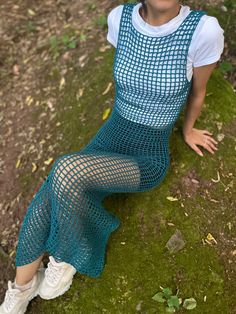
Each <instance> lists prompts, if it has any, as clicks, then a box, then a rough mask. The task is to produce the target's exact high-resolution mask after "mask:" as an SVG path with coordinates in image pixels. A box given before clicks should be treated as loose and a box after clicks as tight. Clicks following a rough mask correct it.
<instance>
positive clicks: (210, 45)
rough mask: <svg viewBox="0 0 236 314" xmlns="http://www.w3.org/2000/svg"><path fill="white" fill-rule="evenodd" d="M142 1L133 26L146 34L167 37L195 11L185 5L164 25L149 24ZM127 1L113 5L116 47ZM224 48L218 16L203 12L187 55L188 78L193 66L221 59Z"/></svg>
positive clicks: (111, 23)
mask: <svg viewBox="0 0 236 314" xmlns="http://www.w3.org/2000/svg"><path fill="white" fill-rule="evenodd" d="M141 6H142V4H141V3H137V4H136V5H135V6H134V8H133V12H132V23H133V26H134V27H135V28H136V29H137V30H138V31H139V32H141V33H143V34H144V35H148V36H165V35H168V34H170V33H172V32H174V31H175V30H176V29H177V28H178V27H179V26H180V24H181V23H182V22H183V20H184V19H185V18H186V16H187V15H188V14H189V13H190V12H191V11H192V10H191V9H190V7H189V6H187V5H182V4H181V8H180V11H179V14H178V15H177V16H175V17H174V18H172V19H171V20H170V21H169V22H167V23H165V24H162V25H160V26H153V25H150V24H148V23H146V22H145V21H144V20H143V18H142V16H141V15H140V13H139V8H140V7H141ZM122 8H123V4H121V5H118V6H116V7H115V8H113V9H112V10H111V11H110V12H109V14H108V17H107V24H108V33H107V40H108V41H109V42H110V43H111V44H112V45H113V46H114V47H115V48H116V47H117V40H118V32H119V26H120V18H121V13H122ZM223 49H224V30H223V29H222V28H221V26H220V24H219V22H218V20H217V18H216V17H214V16H209V15H207V14H205V15H203V16H202V17H201V19H200V21H199V23H198V25H197V27H196V29H195V31H194V33H193V36H192V40H191V43H190V46H189V51H188V57H187V73H188V80H189V81H190V80H191V77H192V74H193V71H192V68H193V67H199V66H203V65H207V64H211V63H214V62H216V61H218V60H219V59H220V57H221V54H222V52H223Z"/></svg>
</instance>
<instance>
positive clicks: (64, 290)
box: [39, 279, 72, 300]
mask: <svg viewBox="0 0 236 314" xmlns="http://www.w3.org/2000/svg"><path fill="white" fill-rule="evenodd" d="M71 284H72V279H71V281H70V282H69V283H68V284H67V285H66V286H65V287H64V288H63V289H61V290H59V291H57V294H55V295H53V296H51V297H48V296H46V295H43V294H42V293H39V296H40V297H41V298H42V299H44V300H51V299H55V298H57V297H59V296H60V295H62V294H64V293H65V292H66V291H67V290H69V289H70V286H71Z"/></svg>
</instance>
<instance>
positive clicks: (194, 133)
mask: <svg viewBox="0 0 236 314" xmlns="http://www.w3.org/2000/svg"><path fill="white" fill-rule="evenodd" d="M211 135H212V133H210V132H208V131H207V130H198V129H195V128H192V129H191V131H189V132H183V137H184V141H185V142H186V143H187V144H188V145H189V146H190V147H191V148H192V149H193V150H194V151H195V152H196V153H197V154H198V155H200V156H203V153H202V151H201V150H200V149H199V148H198V147H197V145H201V146H202V147H204V148H205V149H206V150H208V151H209V152H210V153H211V154H214V153H215V150H217V149H218V148H217V147H216V146H215V145H214V144H218V142H217V141H216V140H214V139H213V138H212V136H211Z"/></svg>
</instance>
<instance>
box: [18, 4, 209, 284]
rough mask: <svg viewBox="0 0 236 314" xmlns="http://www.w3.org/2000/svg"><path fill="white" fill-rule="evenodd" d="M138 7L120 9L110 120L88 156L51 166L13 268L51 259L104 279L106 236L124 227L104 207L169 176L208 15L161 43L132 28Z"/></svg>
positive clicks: (192, 17) (191, 18) (71, 156)
mask: <svg viewBox="0 0 236 314" xmlns="http://www.w3.org/2000/svg"><path fill="white" fill-rule="evenodd" d="M134 5H135V4H129V3H128V4H125V5H124V7H123V12H122V17H121V24H120V30H119V37H118V47H117V49H116V55H115V61H114V68H113V73H114V79H115V87H116V96H115V104H114V108H113V110H112V113H111V115H110V116H109V118H108V119H107V121H105V123H104V124H103V125H102V126H101V127H100V129H99V130H98V132H97V133H96V135H95V136H94V137H93V138H92V139H91V140H90V142H89V143H88V144H87V145H86V146H85V147H84V148H82V149H81V150H80V151H77V152H72V153H68V154H64V155H62V156H59V157H58V158H57V159H56V161H55V162H54V164H53V165H52V168H51V170H50V172H49V174H48V176H47V178H46V180H45V181H44V182H43V183H42V185H41V187H40V188H39V190H38V191H37V193H36V194H35V196H34V198H33V199H32V201H31V203H30V204H29V207H28V209H27V212H26V215H25V217H24V220H23V223H22V226H21V229H20V233H19V239H18V245H17V251H16V258H15V259H16V266H22V265H25V264H28V263H31V262H33V261H34V260H35V259H36V258H37V257H39V256H40V255H41V254H42V253H44V252H46V251H47V252H49V254H50V255H53V256H54V257H55V258H56V259H57V260H59V261H60V260H61V261H65V262H67V263H70V264H71V265H73V266H74V267H75V268H76V270H77V271H78V272H80V273H81V274H85V275H88V276H90V277H94V278H96V277H99V276H100V274H101V272H102V270H103V268H104V264H105V252H106V245H107V241H108V239H109V236H110V234H111V232H113V231H114V230H116V229H117V228H118V227H119V225H120V223H121V222H120V219H119V218H118V217H117V216H116V215H114V214H113V213H111V212H109V211H108V210H106V209H105V208H104V207H103V205H102V201H103V199H104V198H105V197H106V196H108V195H110V194H112V193H137V192H142V191H147V190H150V189H153V188H155V187H156V186H157V185H159V184H160V183H161V182H162V181H163V179H164V178H165V176H166V173H167V171H168V169H169V166H170V157H169V137H170V135H171V131H172V129H173V125H174V121H175V120H176V118H177V116H178V114H179V112H180V110H181V108H182V107H183V103H184V102H185V100H186V97H187V94H188V91H189V88H190V84H191V81H190V82H189V81H188V80H187V79H186V77H187V75H186V70H185V69H186V58H187V52H188V46H189V44H190V40H191V36H192V34H193V32H194V29H195V27H196V26H197V23H198V21H199V19H200V17H201V16H202V14H204V13H203V11H192V12H191V13H190V14H189V15H188V17H187V18H186V19H185V20H184V21H183V23H182V24H181V26H180V27H179V28H178V29H177V31H175V32H174V33H172V34H170V35H167V36H164V37H157V38H156V37H150V36H146V35H143V34H141V33H139V32H138V31H137V30H135V29H134V28H133V27H132V23H131V14H132V9H133V6H134ZM173 47H174V49H172V48H173ZM170 79H171V81H170ZM170 82H171V83H170Z"/></svg>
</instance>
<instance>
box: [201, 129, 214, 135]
mask: <svg viewBox="0 0 236 314" xmlns="http://www.w3.org/2000/svg"><path fill="white" fill-rule="evenodd" d="M202 132H203V134H208V135H212V133H211V132H209V131H207V130H202Z"/></svg>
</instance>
